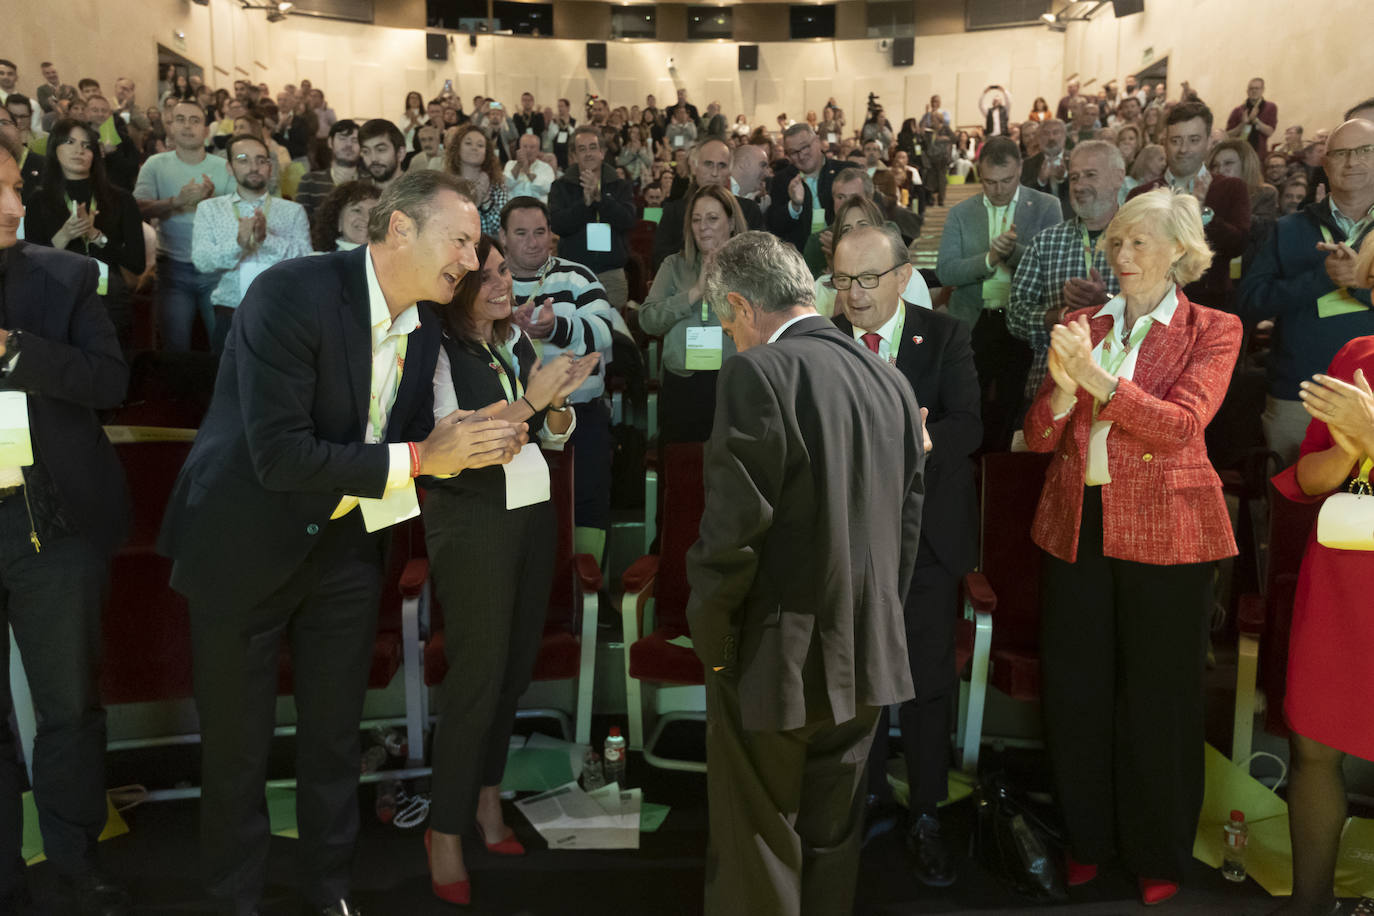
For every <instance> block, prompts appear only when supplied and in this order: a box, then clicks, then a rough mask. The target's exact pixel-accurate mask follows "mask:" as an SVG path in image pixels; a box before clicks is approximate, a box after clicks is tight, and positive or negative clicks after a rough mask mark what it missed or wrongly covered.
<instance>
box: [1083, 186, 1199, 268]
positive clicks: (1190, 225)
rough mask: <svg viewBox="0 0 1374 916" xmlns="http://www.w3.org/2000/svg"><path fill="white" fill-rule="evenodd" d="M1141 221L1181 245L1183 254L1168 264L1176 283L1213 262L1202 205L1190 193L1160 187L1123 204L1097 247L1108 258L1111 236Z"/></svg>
mask: <svg viewBox="0 0 1374 916" xmlns="http://www.w3.org/2000/svg"><path fill="white" fill-rule="evenodd" d="M1140 225H1144V226H1148V227H1149V228H1150V229H1151V230H1153V231H1154V232H1156V233H1158V234H1159V235H1161V236H1163V237H1164V238H1165V239H1167V240H1168V241H1170V242H1175V243H1177V244H1179V245H1182V246H1183V254H1182V255H1180V256H1179V258H1178V259H1177V260H1176V261H1174V263H1173V264H1172V265H1171V266H1170V267H1169V278H1170V279H1171V280H1173V281H1174V282H1175V283H1177V284H1178V285H1179V286H1187V285H1188V284H1189V283H1192V282H1193V281H1194V280H1196V279H1197V278H1198V277H1201V276H1202V275H1203V274H1204V273H1206V271H1207V268H1208V267H1210V266H1211V265H1212V249H1211V248H1209V247H1208V246H1207V237H1206V235H1205V234H1204V232H1203V228H1202V207H1201V206H1200V205H1199V204H1198V202H1197V198H1196V197H1194V196H1193V195H1191V194H1185V193H1175V192H1173V191H1171V190H1169V189H1168V188H1159V189H1158V190H1155V191H1150V192H1149V193H1148V194H1141V195H1140V196H1139V197H1133V198H1131V199H1130V200H1128V201H1126V203H1124V204H1122V206H1121V209H1120V210H1118V211H1117V212H1116V216H1114V217H1113V218H1112V221H1111V223H1110V224H1109V225H1108V226H1107V231H1106V232H1103V233H1102V238H1101V239H1099V240H1098V242H1097V247H1098V250H1099V251H1101V252H1102V253H1103V254H1106V255H1107V257H1108V260H1109V261H1110V259H1111V255H1110V252H1109V249H1108V245H1109V244H1110V243H1111V242H1112V240H1114V239H1120V238H1124V237H1125V236H1126V235H1127V234H1129V232H1130V230H1131V229H1133V228H1135V227H1136V226H1140Z"/></svg>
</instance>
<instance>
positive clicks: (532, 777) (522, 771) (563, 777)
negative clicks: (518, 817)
mask: <svg viewBox="0 0 1374 916" xmlns="http://www.w3.org/2000/svg"><path fill="white" fill-rule="evenodd" d="M572 781H573V771H572V765H571V764H570V763H569V761H568V752H567V751H566V750H564V749H563V748H534V747H521V748H512V749H511V750H509V751H507V752H506V775H505V776H504V777H503V778H502V779H501V789H502V790H503V791H506V792H547V791H548V790H550V789H556V788H558V787H559V786H563V785H567V784H568V783H570V782H572Z"/></svg>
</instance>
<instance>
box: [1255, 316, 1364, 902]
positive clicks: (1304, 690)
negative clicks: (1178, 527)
mask: <svg viewBox="0 0 1374 916" xmlns="http://www.w3.org/2000/svg"><path fill="white" fill-rule="evenodd" d="M1368 379H1374V337H1357V338H1355V339H1354V340H1352V341H1350V343H1348V344H1346V345H1345V346H1344V347H1343V348H1341V351H1340V352H1339V353H1337V354H1336V356H1335V358H1334V359H1333V360H1332V361H1331V366H1330V367H1329V368H1328V369H1327V371H1326V374H1325V375H1315V376H1313V377H1312V381H1310V382H1303V383H1302V390H1301V392H1300V397H1301V398H1302V400H1303V406H1304V407H1306V409H1307V412H1308V413H1309V414H1311V415H1312V418H1313V419H1312V422H1311V423H1310V424H1308V427H1307V437H1306V438H1305V439H1304V440H1303V443H1302V451H1301V457H1299V459H1298V463H1297V464H1296V465H1295V466H1294V468H1293V469H1292V470H1290V471H1285V472H1284V473H1283V474H1282V475H1280V476H1279V477H1278V478H1276V481H1275V482H1276V484H1277V485H1278V487H1279V489H1280V490H1281V491H1283V493H1284V495H1286V496H1288V497H1289V498H1291V499H1298V500H1303V501H1311V500H1314V499H1325V498H1326V497H1327V496H1328V495H1329V494H1331V493H1332V492H1335V491H1337V490H1344V489H1345V486H1346V482H1347V481H1348V480H1349V479H1350V478H1351V477H1352V476H1354V475H1356V474H1358V473H1359V471H1360V468H1361V465H1362V464H1363V463H1364V460H1365V459H1366V458H1367V457H1368V456H1374V393H1371V389H1370V382H1369V380H1368ZM1371 582H1374V551H1371V550H1336V549H1333V548H1330V547H1324V546H1323V545H1321V544H1319V543H1317V533H1316V530H1315V529H1314V530H1313V532H1312V538H1311V540H1310V541H1309V542H1308V545H1307V552H1306V553H1305V554H1304V555H1303V561H1302V573H1301V575H1300V576H1299V579H1298V591H1297V596H1296V599H1295V601H1294V606H1293V628H1292V640H1291V643H1290V646H1289V650H1288V694H1287V699H1286V700H1285V701H1284V707H1283V708H1284V713H1285V715H1286V717H1287V719H1288V727H1289V730H1290V735H1289V739H1288V740H1289V747H1290V756H1291V758H1292V782H1291V784H1290V786H1289V789H1288V816H1289V821H1288V823H1289V832H1290V835H1291V837H1292V842H1293V896H1292V898H1291V899H1290V900H1289V901H1288V903H1287V904H1285V905H1284V906H1283V907H1281V908H1280V909H1279V911H1278V912H1280V913H1329V912H1331V910H1332V908H1333V907H1334V905H1335V902H1336V899H1335V893H1334V890H1333V885H1334V883H1335V872H1336V857H1337V853H1338V850H1339V847H1340V840H1341V827H1342V825H1343V824H1344V823H1345V818H1346V798H1345V782H1344V779H1343V777H1342V773H1341V765H1342V764H1343V763H1344V761H1345V755H1346V754H1354V755H1355V756H1357V757H1363V758H1364V759H1366V760H1374V704H1371V703H1370V692H1371V691H1370V688H1371V683H1370V676H1369V657H1370V653H1371V651H1374V607H1371V602H1370V598H1369V589H1370V583H1371Z"/></svg>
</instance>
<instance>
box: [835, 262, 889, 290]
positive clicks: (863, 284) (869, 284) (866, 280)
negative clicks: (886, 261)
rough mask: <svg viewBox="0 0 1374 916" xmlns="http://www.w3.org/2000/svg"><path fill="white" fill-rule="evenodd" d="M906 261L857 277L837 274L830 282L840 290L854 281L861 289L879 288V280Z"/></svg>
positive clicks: (847, 287)
mask: <svg viewBox="0 0 1374 916" xmlns="http://www.w3.org/2000/svg"><path fill="white" fill-rule="evenodd" d="M906 263H907V262H906V261H902V262H901V263H900V264H893V265H892V266H891V267H889V268H888V269H887V270H885V271H883V272H882V273H880V274H859V275H858V276H857V277H851V276H849V275H848V274H835V275H834V276H832V277H831V278H830V282H831V283H832V284H833V285H834V287H835V288H836V289H839V290H845V289H849V287H850V286H851V285H852V284H854V283H858V284H859V288H860V289H877V288H878V281H879V280H881V279H882V278H883V277H885V276H887V275H888V274H890V273H892V272H893V271H894V270H896V269H897V268H898V267H901V266H903V265H904V264H906Z"/></svg>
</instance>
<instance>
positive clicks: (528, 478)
mask: <svg viewBox="0 0 1374 916" xmlns="http://www.w3.org/2000/svg"><path fill="white" fill-rule="evenodd" d="M501 467H502V468H504V469H505V472H506V508H507V509H521V508H523V507H525V506H533V505H534V504H535V503H542V502H547V501H548V498H549V466H548V465H547V464H546V463H545V462H544V456H543V455H541V454H540V453H539V446H538V445H536V444H535V443H533V442H526V443H525V447H524V448H522V449H520V451H518V452H516V453H515V457H514V458H512V459H511V460H510V461H509V462H508V463H506V464H503V465H501Z"/></svg>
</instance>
